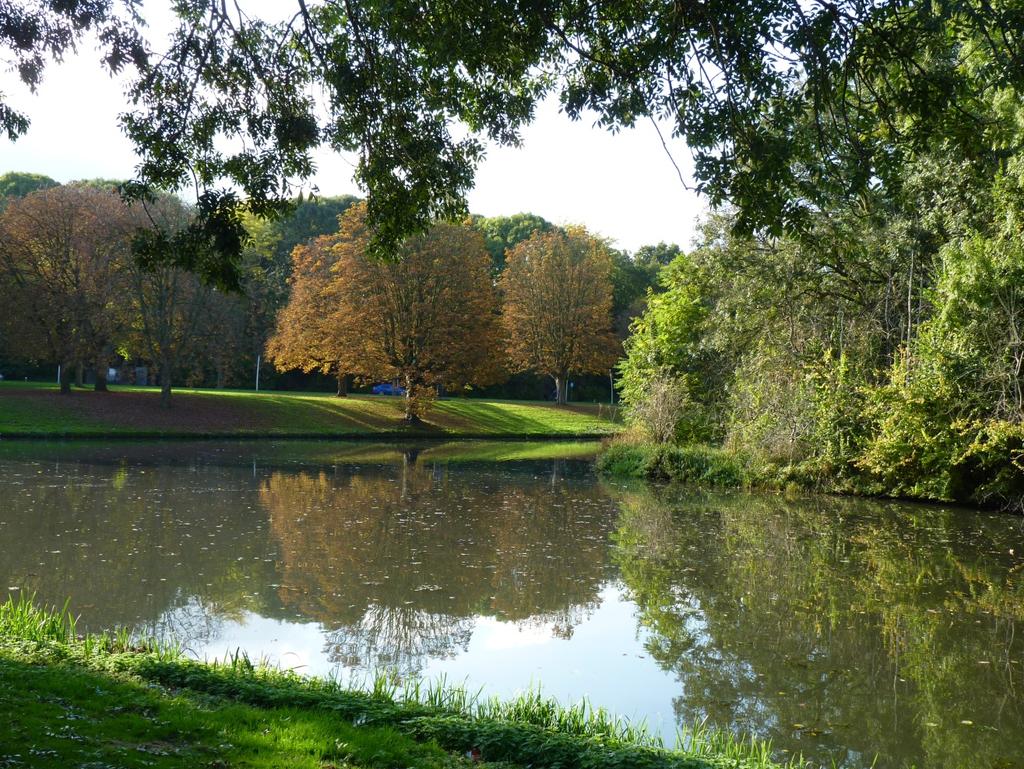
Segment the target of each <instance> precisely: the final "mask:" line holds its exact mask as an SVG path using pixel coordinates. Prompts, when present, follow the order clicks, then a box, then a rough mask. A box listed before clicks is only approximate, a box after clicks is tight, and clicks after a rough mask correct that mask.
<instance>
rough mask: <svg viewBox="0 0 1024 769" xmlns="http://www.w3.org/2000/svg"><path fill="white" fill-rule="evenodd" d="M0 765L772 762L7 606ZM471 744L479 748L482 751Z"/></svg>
mask: <svg viewBox="0 0 1024 769" xmlns="http://www.w3.org/2000/svg"><path fill="white" fill-rule="evenodd" d="M0 710H2V711H4V712H8V713H18V714H19V717H18V718H17V719H0V766H5V767H14V766H31V767H63V766H83V767H84V766H89V767H93V769H100V768H101V767H112V766H117V767H144V766H145V767H185V766H205V767H210V769H213V767H317V769H328V767H335V769H338V768H340V767H368V768H372V769H377V768H378V767H379V769H391V768H392V767H413V768H416V769H419V768H420V767H424V768H427V767H438V769H459V768H460V767H463V766H465V767H468V766H470V765H471V764H477V763H478V762H480V761H482V762H484V763H485V765H486V763H490V762H498V763H501V764H503V765H505V766H509V765H512V766H524V767H525V766H529V767H535V769H598V768H599V767H608V769H613V768H614V769H715V768H720V769H725V768H726V767H733V768H734V769H770V768H771V767H774V766H776V765H775V764H772V763H771V762H770V760H769V758H768V748H767V746H765V745H762V744H752V743H749V742H739V741H737V740H735V739H733V738H732V737H731V736H729V735H721V734H718V733H714V732H711V731H709V730H702V729H698V730H695V731H692V732H690V733H688V734H687V735H686V737H685V740H684V741H683V742H684V743H685V744H686V745H687V747H686V748H685V750H667V749H665V748H664V747H662V746H661V744H660V742H659V741H658V740H657V739H655V738H654V737H652V736H650V735H649V734H647V733H646V731H645V730H644V729H642V728H637V727H633V726H630V725H629V724H628V723H625V722H623V721H620V720H617V719H614V718H612V717H610V716H609V715H608V714H606V713H604V712H603V711H600V710H595V709H593V708H590V707H589V706H587V705H585V704H584V705H578V706H576V707H571V708H562V707H559V706H558V705H556V704H554V703H553V702H551V701H549V700H545V699H543V698H541V697H540V696H539V695H536V694H531V695H525V696H523V697H520V698H519V699H517V700H514V701H510V702H500V701H496V700H479V699H476V698H473V697H471V696H469V695H468V694H467V692H466V691H465V690H464V689H459V688H446V687H444V686H430V687H422V686H420V685H418V684H410V685H406V686H404V687H399V686H397V685H395V684H394V683H392V682H391V681H390V680H389V679H388V678H386V677H381V678H378V679H377V680H376V681H375V682H373V683H372V684H371V685H370V686H368V687H367V688H366V689H364V690H353V689H346V688H343V687H341V686H340V685H338V684H336V683H334V682H330V681H325V680H320V679H310V678H302V677H300V676H297V675H295V674H293V673H288V672H282V671H278V670H273V669H270V668H267V667H262V666H258V665H253V664H251V663H250V662H249V661H248V660H247V659H244V658H239V659H234V660H232V661H230V662H229V663H226V664H220V665H215V664H208V663H201V662H196V661H191V660H188V659H185V658H184V657H183V656H182V655H180V654H179V653H178V652H176V651H175V650H174V649H170V648H167V647H161V646H159V645H157V644H154V643H151V642H140V641H138V640H133V639H132V638H131V637H130V636H129V635H128V634H126V633H120V634H113V635H102V636H89V637H86V638H80V637H78V636H76V633H75V622H74V619H73V617H72V616H71V615H70V614H68V613H67V612H66V611H52V610H42V609H40V608H38V607H36V606H34V605H32V604H31V603H29V602H26V601H19V602H12V601H8V602H7V603H6V604H4V605H0ZM467 755H468V756H469V757H467Z"/></svg>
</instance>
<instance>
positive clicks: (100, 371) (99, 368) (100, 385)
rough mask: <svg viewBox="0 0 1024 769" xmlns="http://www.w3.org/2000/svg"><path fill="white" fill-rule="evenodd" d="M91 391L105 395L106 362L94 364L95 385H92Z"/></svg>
mask: <svg viewBox="0 0 1024 769" xmlns="http://www.w3.org/2000/svg"><path fill="white" fill-rule="evenodd" d="M93 389H94V390H96V392H98V393H105V392H106V391H107V362H106V361H100V362H99V363H97V364H96V384H95V385H93Z"/></svg>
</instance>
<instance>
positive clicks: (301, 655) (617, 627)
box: [159, 583, 679, 741]
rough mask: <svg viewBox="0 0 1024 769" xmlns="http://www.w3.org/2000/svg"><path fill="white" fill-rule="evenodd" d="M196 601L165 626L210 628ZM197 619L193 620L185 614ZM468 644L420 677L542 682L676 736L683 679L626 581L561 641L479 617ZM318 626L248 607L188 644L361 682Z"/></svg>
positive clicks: (496, 690)
mask: <svg viewBox="0 0 1024 769" xmlns="http://www.w3.org/2000/svg"><path fill="white" fill-rule="evenodd" d="M203 611H204V610H203V608H202V607H200V606H198V605H196V604H191V605H189V606H186V607H181V608H179V609H175V610H173V612H171V613H172V614H174V615H177V616H168V617H164V618H161V621H160V623H159V624H160V625H163V626H165V627H180V626H182V625H188V624H203V623H202V622H201V621H199V620H198V619H197V618H195V616H194V615H195V614H196V613H202V612H203ZM183 614H188V615H191V619H189V620H186V619H185V618H184V617H183V616H182V615H183ZM470 627H471V631H470V635H469V641H468V643H466V645H465V647H464V648H460V649H458V650H457V651H456V652H455V653H454V654H453V655H452V656H451V657H449V658H446V659H431V660H427V661H426V664H425V665H424V666H423V667H422V668H421V669H420V674H421V675H422V676H424V677H425V678H426V679H429V680H438V679H440V678H441V677H443V678H444V679H445V680H447V681H448V682H450V683H453V684H464V685H465V686H466V688H467V689H469V690H470V691H472V692H476V691H480V692H481V694H482V695H484V696H491V695H496V696H499V697H504V696H509V695H514V694H516V693H518V692H521V691H524V690H526V689H529V688H531V687H535V686H537V685H538V684H539V685H540V686H541V690H542V692H543V693H544V694H545V695H547V696H551V697H555V698H557V699H558V700H560V701H562V702H566V703H571V702H577V701H579V700H580V699H581V698H586V699H588V700H589V701H590V702H591V703H594V704H595V705H605V706H607V705H608V703H614V709H615V713H616V714H617V715H620V716H625V717H627V718H630V719H633V720H640V719H643V720H646V721H647V724H648V725H649V726H650V727H651V728H652V730H656V731H658V732H659V733H661V734H662V735H663V736H664V737H665V739H666V740H668V741H671V740H672V739H673V736H674V734H675V731H676V725H675V716H674V714H673V709H672V699H673V697H675V696H677V695H678V690H679V685H678V683H676V682H675V681H673V680H672V677H671V676H669V675H667V674H666V673H665V671H664V670H662V669H661V668H659V667H658V665H657V664H656V663H655V662H654V661H653V660H652V659H651V658H650V656H649V655H648V654H647V652H646V650H645V649H644V646H643V640H644V634H643V633H642V631H641V633H640V634H638V630H637V626H636V605H635V604H633V603H632V602H631V601H629V600H627V599H626V598H624V597H623V595H622V586H621V585H619V584H614V583H609V584H606V585H605V586H604V587H603V588H602V589H601V592H600V604H599V605H598V606H597V607H595V608H594V609H592V610H591V611H590V612H588V613H587V614H586V616H585V617H584V618H583V619H582V621H581V622H580V624H579V625H576V626H575V627H573V628H572V635H571V638H566V637H564V635H565V634H564V633H562V632H560V630H559V628H558V627H556V623H554V622H551V621H545V622H536V623H535V622H532V621H525V622H504V621H501V620H498V619H495V618H493V617H477V618H475V619H474V620H473V621H472V622H471V623H470ZM325 635H329V631H327V630H325V629H324V628H323V627H322V626H321V625H320V624H319V623H310V622H306V623H299V622H289V621H284V620H277V619H271V618H267V617H261V616H259V615H258V614H254V613H251V612H247V613H246V614H245V615H244V617H242V618H240V619H239V620H237V621H220V622H219V623H218V625H217V632H216V635H215V636H213V637H211V638H208V639H204V640H203V641H202V642H200V643H198V644H196V643H193V644H190V645H189V646H188V652H189V653H190V654H192V655H194V656H196V657H198V658H199V659H221V660H222V659H226V658H228V657H230V656H231V655H235V654H238V653H239V651H241V652H244V653H245V654H247V655H248V656H249V658H250V659H252V660H258V659H266V660H267V661H268V662H270V663H271V664H273V665H277V666H280V667H283V668H290V669H294V670H296V671H298V672H301V673H304V674H310V675H326V676H330V677H334V678H338V679H340V680H342V681H350V680H354V681H359V680H360V679H361V678H363V677H365V675H366V671H358V670H357V671H352V670H351V669H346V668H345V667H344V666H340V665H339V664H338V663H337V662H335V661H334V660H333V659H332V658H331V654H330V652H329V651H328V649H326V648H325V643H324V639H325Z"/></svg>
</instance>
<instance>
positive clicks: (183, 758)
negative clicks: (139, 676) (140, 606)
mask: <svg viewBox="0 0 1024 769" xmlns="http://www.w3.org/2000/svg"><path fill="white" fill-rule="evenodd" d="M0 712H5V713H12V714H13V713H17V714H18V717H17V718H4V719H0V766H26V767H34V768H35V769H50V768H51V767H53V768H54V769H56V768H57V767H61V768H63V767H68V766H83V767H84V766H117V767H126V768H134V767H139V769H141V768H142V767H157V768H158V769H169V768H170V767H178V768H181V769H184V768H185V767H196V766H208V767H221V766H223V767H226V766H236V765H237V766H248V767H283V766H287V767H296V769H322V767H324V766H326V765H350V766H351V765H354V766H362V767H379V768H381V769H383V768H384V767H394V766H402V767H413V768H414V769H423V768H424V767H427V768H431V769H432V768H433V767H438V769H440V767H443V766H446V765H450V759H449V758H448V756H447V755H446V754H445V753H444V751H442V750H440V749H439V748H437V747H436V746H432V745H422V744H418V743H416V742H415V741H413V740H412V739H411V738H410V737H408V736H405V735H402V734H400V733H399V732H397V731H395V730H394V729H390V728H387V727H355V726H352V725H351V724H350V723H348V722H346V721H345V720H344V719H342V718H340V717H338V716H337V715H336V714H334V713H331V712H329V711H325V710H315V709H298V708H287V707H281V708H256V707H252V706H248V705H241V704H237V703H230V702H224V701H220V700H217V699H215V698H211V697H209V696H202V695H195V694H182V693H179V692H175V693H170V692H167V691H165V690H163V689H160V688H156V687H153V686H152V685H144V684H142V683H139V682H136V681H134V680H131V679H126V678H118V677H115V676H113V675H107V674H103V673H97V672H93V671H89V670H85V669H83V668H79V667H76V666H74V665H68V664H54V665H49V664H43V665H40V664H30V663H28V662H25V661H21V660H18V659H14V658H12V657H9V656H6V655H5V654H3V653H0Z"/></svg>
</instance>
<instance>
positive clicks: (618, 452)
mask: <svg viewBox="0 0 1024 769" xmlns="http://www.w3.org/2000/svg"><path fill="white" fill-rule="evenodd" d="M597 469H598V472H600V473H603V474H605V475H611V476H616V477H620V478H641V479H644V480H651V481H674V482H677V483H685V484H689V485H693V486H703V487H720V488H732V487H739V486H751V485H757V481H758V480H761V479H759V478H758V477H756V475H755V474H754V473H752V472H751V470H750V468H749V467H748V465H747V463H746V462H745V461H744V458H743V457H741V456H739V455H737V454H734V453H732V452H730V451H727V450H725V449H720V448H715V447H712V446H700V445H694V446H675V445H671V444H657V443H629V442H625V441H623V442H615V443H611V444H610V445H608V446H607V447H606V448H605V449H604V451H602V452H601V454H600V456H599V457H598V459H597Z"/></svg>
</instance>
